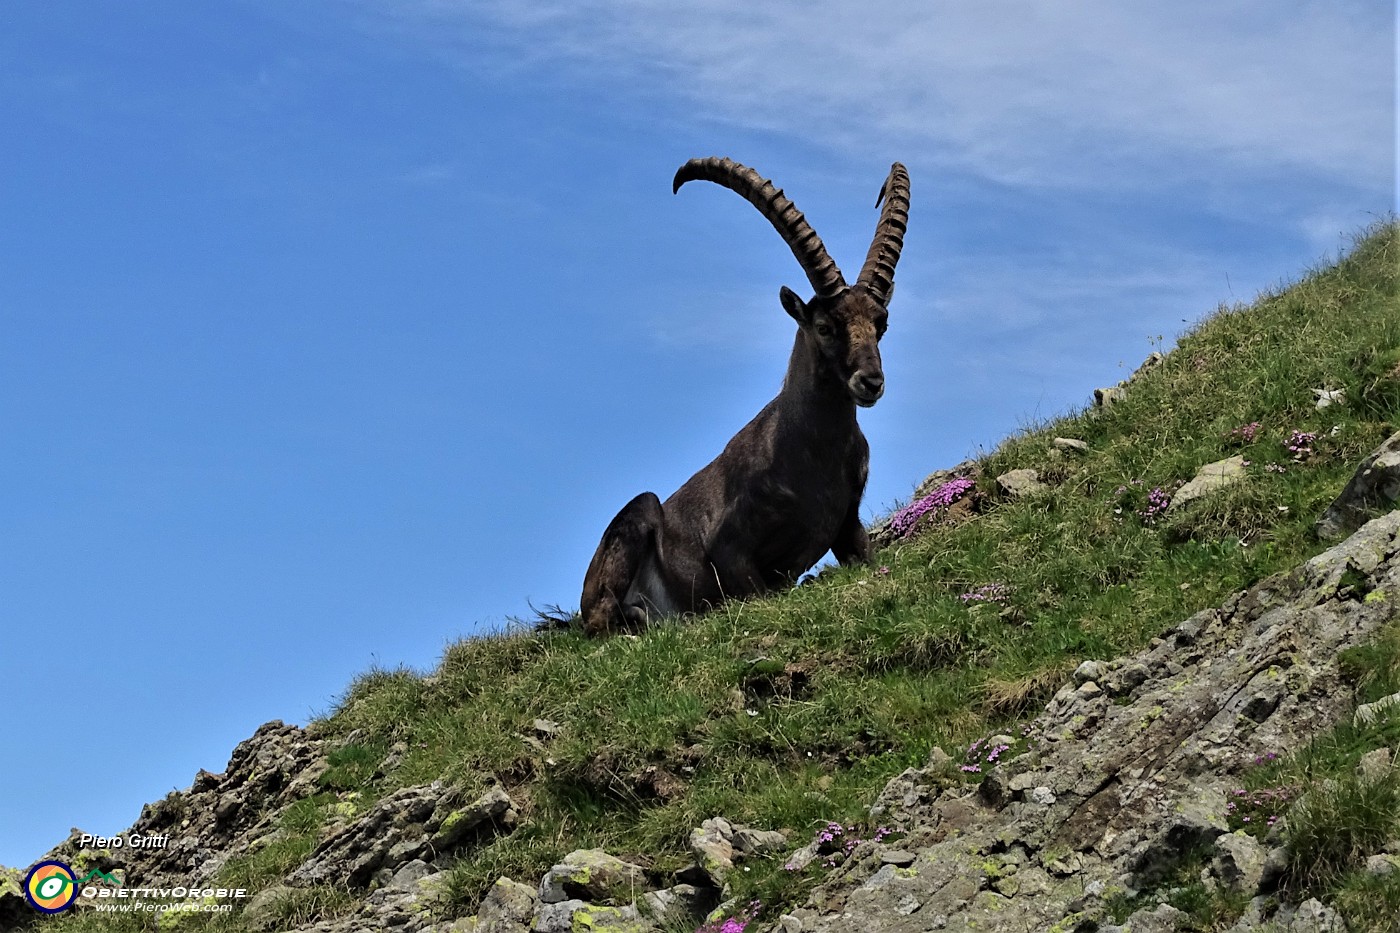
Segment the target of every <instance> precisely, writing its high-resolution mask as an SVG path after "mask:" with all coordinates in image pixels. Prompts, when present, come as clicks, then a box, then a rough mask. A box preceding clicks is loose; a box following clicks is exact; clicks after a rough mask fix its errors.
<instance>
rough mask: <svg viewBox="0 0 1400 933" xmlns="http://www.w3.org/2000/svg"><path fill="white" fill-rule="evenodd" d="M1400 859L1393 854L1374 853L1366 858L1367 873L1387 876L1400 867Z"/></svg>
mask: <svg viewBox="0 0 1400 933" xmlns="http://www.w3.org/2000/svg"><path fill="white" fill-rule="evenodd" d="M1397 863H1400V859H1397V858H1396V857H1395V856H1393V855H1373V856H1371V857H1370V858H1368V859H1366V874H1368V875H1378V876H1387V875H1392V874H1394V873H1395V869H1396V868H1397V867H1400V865H1398V864H1397Z"/></svg>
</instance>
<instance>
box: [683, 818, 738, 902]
mask: <svg viewBox="0 0 1400 933" xmlns="http://www.w3.org/2000/svg"><path fill="white" fill-rule="evenodd" d="M733 838H734V828H733V827H732V826H730V824H729V821H728V820H726V819H724V818H723V817H718V816H717V817H714V818H713V819H708V820H705V821H704V822H703V823H701V824H700V828H699V829H693V830H691V831H690V851H691V852H692V853H694V855H695V864H696V868H697V869H698V870H699V872H700V874H701V876H702V878H701V879H700V880H703V881H705V882H706V883H708V884H710V885H711V886H713V887H716V888H720V887H723V886H724V881H725V879H726V878H727V877H728V876H729V873H730V872H731V871H732V870H733V869H734V845H733V842H732V840H733Z"/></svg>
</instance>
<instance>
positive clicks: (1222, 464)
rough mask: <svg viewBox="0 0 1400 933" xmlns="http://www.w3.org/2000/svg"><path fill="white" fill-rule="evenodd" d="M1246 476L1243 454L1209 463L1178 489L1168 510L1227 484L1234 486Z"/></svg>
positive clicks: (1179, 506) (1177, 507) (1222, 487)
mask: <svg viewBox="0 0 1400 933" xmlns="http://www.w3.org/2000/svg"><path fill="white" fill-rule="evenodd" d="M1244 477H1245V471H1244V457H1243V456H1235V457H1226V458H1225V459H1224V460H1217V461H1216V462H1214V463H1207V464H1206V465H1205V466H1203V467H1201V468H1200V470H1199V471H1197V473H1196V476H1195V478H1194V479H1192V480H1191V482H1189V483H1187V484H1186V485H1185V486H1182V487H1181V488H1180V489H1178V490H1177V491H1176V494H1175V495H1174V496H1172V501H1171V503H1170V504H1169V505H1168V506H1167V511H1169V512H1171V511H1174V510H1176V509H1179V508H1181V507H1182V506H1183V505H1185V504H1186V503H1188V502H1190V501H1191V500H1193V499H1199V498H1201V497H1202V496H1205V495H1209V494H1210V493H1213V492H1216V491H1218V490H1221V489H1224V488H1225V487H1227V486H1233V485H1234V484H1235V483H1238V482H1239V481H1240V480H1242V479H1244Z"/></svg>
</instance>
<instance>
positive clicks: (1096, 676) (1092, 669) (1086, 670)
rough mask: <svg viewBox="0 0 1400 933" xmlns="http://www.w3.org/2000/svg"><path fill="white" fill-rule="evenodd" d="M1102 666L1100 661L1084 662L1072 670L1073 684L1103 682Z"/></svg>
mask: <svg viewBox="0 0 1400 933" xmlns="http://www.w3.org/2000/svg"><path fill="white" fill-rule="evenodd" d="M1103 676H1104V666H1103V662H1102V661H1085V662H1084V663H1082V664H1080V665H1079V666H1078V667H1076V668H1075V669H1074V682H1075V683H1076V684H1082V683H1084V682H1085V681H1089V680H1103Z"/></svg>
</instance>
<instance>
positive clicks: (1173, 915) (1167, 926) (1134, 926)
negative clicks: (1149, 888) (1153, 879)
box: [1123, 904, 1189, 933]
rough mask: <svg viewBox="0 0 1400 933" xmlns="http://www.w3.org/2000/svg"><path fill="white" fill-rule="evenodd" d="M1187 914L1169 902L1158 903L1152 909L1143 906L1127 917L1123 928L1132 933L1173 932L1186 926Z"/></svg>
mask: <svg viewBox="0 0 1400 933" xmlns="http://www.w3.org/2000/svg"><path fill="white" fill-rule="evenodd" d="M1188 918H1189V915H1188V914H1186V913H1184V912H1183V911H1180V910H1177V909H1176V908H1175V907H1173V906H1171V905H1170V904H1158V905H1157V907H1156V908H1155V909H1153V910H1148V909H1146V908H1143V909H1142V910H1139V911H1138V912H1136V913H1135V914H1133V915H1132V916H1131V917H1129V918H1128V919H1127V922H1125V923H1124V924H1123V929H1124V930H1131V931H1132V933H1175V931H1177V930H1182V929H1185V928H1186V920H1187V919H1188Z"/></svg>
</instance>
